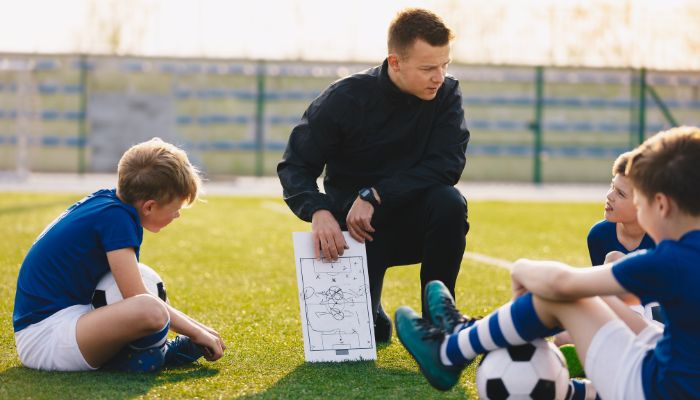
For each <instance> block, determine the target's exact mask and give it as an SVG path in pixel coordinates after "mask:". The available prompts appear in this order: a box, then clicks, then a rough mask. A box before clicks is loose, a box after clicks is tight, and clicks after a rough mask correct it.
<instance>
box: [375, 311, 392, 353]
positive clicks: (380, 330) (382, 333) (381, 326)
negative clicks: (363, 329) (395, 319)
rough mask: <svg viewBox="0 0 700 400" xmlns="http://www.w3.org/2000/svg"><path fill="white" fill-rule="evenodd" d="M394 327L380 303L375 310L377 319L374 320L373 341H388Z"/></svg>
mask: <svg viewBox="0 0 700 400" xmlns="http://www.w3.org/2000/svg"><path fill="white" fill-rule="evenodd" d="M393 330H394V327H393V326H392V324H391V319H390V318H389V316H388V315H386V312H384V308H383V307H382V305H381V304H379V310H377V319H376V320H375V321H374V341H375V342H376V343H377V344H379V343H389V342H390V341H391V333H392V331H393Z"/></svg>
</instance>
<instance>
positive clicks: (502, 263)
mask: <svg viewBox="0 0 700 400" xmlns="http://www.w3.org/2000/svg"><path fill="white" fill-rule="evenodd" d="M464 258H468V259H470V260H474V261H478V262H482V263H486V264H491V265H495V266H497V267H500V268H505V269H507V270H508V271H510V270H511V269H513V263H512V262H510V261H506V260H502V259H500V258H495V257H491V256H487V255H486V254H479V253H474V252H472V251H467V252H466V253H464Z"/></svg>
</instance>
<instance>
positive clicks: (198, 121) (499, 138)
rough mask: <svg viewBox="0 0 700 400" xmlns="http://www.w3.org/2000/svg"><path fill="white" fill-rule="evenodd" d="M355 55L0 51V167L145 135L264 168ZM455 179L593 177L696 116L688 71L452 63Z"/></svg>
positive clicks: (109, 159) (205, 163)
mask: <svg viewBox="0 0 700 400" xmlns="http://www.w3.org/2000/svg"><path fill="white" fill-rule="evenodd" d="M370 66H371V65H369V64H366V65H365V64H345V63H301V62H258V61H240V60H212V59H209V60H194V59H161V58H128V57H100V56H81V55H65V56H55V55H18V54H0V174H4V175H15V176H23V175H26V174H27V173H29V172H31V171H61V172H77V173H86V172H112V171H114V170H115V169H116V164H117V161H118V159H119V157H120V156H121V154H122V153H123V151H124V150H126V149H127V148H128V147H129V146H130V145H131V144H133V143H136V142H138V141H142V140H146V139H148V138H150V137H153V136H159V137H161V138H163V139H165V140H168V141H171V142H174V143H177V144H179V145H180V146H182V147H183V148H185V149H186V150H187V151H188V154H190V157H191V159H192V160H193V162H194V163H195V164H197V165H198V166H199V167H200V168H201V169H202V170H204V171H205V172H206V174H207V175H209V176H210V177H215V176H217V175H272V174H274V171H275V165H276V163H277V161H278V160H279V158H280V156H281V153H282V151H283V149H284V147H285V145H286V141H287V137H288V136H289V133H290V131H291V128H292V127H293V126H294V125H295V124H296V123H297V122H298V121H299V118H300V117H301V115H302V114H303V112H304V110H305V108H306V106H307V105H308V103H309V102H310V101H312V100H313V99H314V98H315V97H316V96H317V95H318V94H319V93H320V92H321V91H322V90H323V89H324V88H325V87H326V86H327V85H328V84H330V83H331V82H332V81H335V80H336V79H339V78H340V77H343V76H346V75H348V74H350V73H353V72H356V71H360V70H363V69H365V68H367V67H370ZM450 73H451V74H452V75H454V76H456V77H457V78H458V79H459V80H460V84H461V88H462V94H463V98H464V108H465V114H466V118H467V123H468V126H469V128H470V131H471V133H472V141H471V144H470V146H469V149H468V151H467V159H468V165H467V168H466V169H465V172H464V178H465V179H472V180H494V181H534V182H542V181H544V182H555V181H556V182H562V181H574V182H599V181H606V180H608V179H609V178H610V167H611V164H612V161H613V160H614V158H615V157H616V156H617V155H618V154H620V153H622V152H624V151H626V150H628V149H630V148H632V147H634V146H635V145H636V144H638V143H639V142H640V141H641V140H643V138H644V137H646V136H648V135H651V134H654V133H656V132H658V131H659V130H662V129H666V128H668V127H671V126H673V125H677V124H686V125H700V72H662V71H646V70H620V69H616V70H615V69H574V68H543V67H512V66H474V65H452V66H450Z"/></svg>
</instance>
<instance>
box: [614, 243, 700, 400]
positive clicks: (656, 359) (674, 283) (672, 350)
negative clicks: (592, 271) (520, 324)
mask: <svg viewBox="0 0 700 400" xmlns="http://www.w3.org/2000/svg"><path fill="white" fill-rule="evenodd" d="M612 271H613V275H614V276H615V278H616V279H617V281H618V282H619V283H620V284H621V285H622V286H623V287H624V288H625V289H627V290H628V291H630V292H631V293H634V294H635V295H637V296H639V298H640V299H641V300H642V302H643V303H648V302H651V301H657V302H659V303H660V304H661V308H662V310H663V312H664V314H665V315H664V317H665V322H666V325H665V328H664V333H663V337H662V338H661V339H660V340H659V342H658V343H657V344H656V348H655V349H653V350H650V351H649V353H648V354H647V355H646V357H645V358H644V364H643V367H642V384H643V385H644V393H645V394H646V398H647V399H700V313H698V311H697V310H698V307H700V290H698V288H700V230H697V231H691V232H688V233H686V234H685V235H683V237H682V238H681V239H680V240H679V241H673V240H665V241H662V242H661V243H659V244H658V245H657V246H656V248H655V249H651V250H642V251H640V252H637V253H635V254H631V255H629V256H628V257H625V258H623V259H621V260H620V261H619V262H617V263H616V264H615V265H613V268H612Z"/></svg>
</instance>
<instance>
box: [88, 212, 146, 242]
mask: <svg viewBox="0 0 700 400" xmlns="http://www.w3.org/2000/svg"><path fill="white" fill-rule="evenodd" d="M96 230H97V236H98V240H99V241H100V243H101V244H102V247H103V248H104V251H105V252H108V251H113V250H119V249H124V248H127V247H132V248H134V249H138V248H139V247H140V246H141V241H142V240H143V230H142V228H141V225H140V223H139V221H137V220H135V219H134V216H133V215H131V213H129V211H127V210H126V209H124V208H122V207H116V206H115V207H108V208H106V209H105V210H103V211H102V212H101V213H100V222H99V223H98V224H97V225H96Z"/></svg>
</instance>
